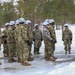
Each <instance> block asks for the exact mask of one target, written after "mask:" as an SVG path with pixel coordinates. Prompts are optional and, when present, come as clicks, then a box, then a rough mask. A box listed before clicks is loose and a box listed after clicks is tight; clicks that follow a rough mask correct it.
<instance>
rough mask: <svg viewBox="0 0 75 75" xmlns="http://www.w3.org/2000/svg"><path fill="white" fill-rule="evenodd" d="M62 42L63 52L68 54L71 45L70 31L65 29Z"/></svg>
mask: <svg viewBox="0 0 75 75" xmlns="http://www.w3.org/2000/svg"><path fill="white" fill-rule="evenodd" d="M62 40H63V41H64V46H65V47H64V49H65V52H66V53H67V51H69V54H70V50H71V43H72V32H71V30H70V29H65V30H64V31H63V33H62Z"/></svg>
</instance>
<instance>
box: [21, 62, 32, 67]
mask: <svg viewBox="0 0 75 75" xmlns="http://www.w3.org/2000/svg"><path fill="white" fill-rule="evenodd" d="M21 64H22V65H24V66H31V64H29V63H28V62H22V63H21Z"/></svg>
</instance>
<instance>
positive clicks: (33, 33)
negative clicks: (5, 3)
mask: <svg viewBox="0 0 75 75" xmlns="http://www.w3.org/2000/svg"><path fill="white" fill-rule="evenodd" d="M42 25H43V31H41V30H40V29H39V24H35V25H34V29H32V26H31V21H30V20H25V19H24V18H20V19H18V20H16V22H15V21H10V22H9V23H6V24H5V29H4V30H3V31H2V33H1V34H0V35H1V36H0V38H1V39H0V40H1V41H0V42H1V43H3V47H4V51H3V53H4V57H8V62H9V63H12V62H19V63H21V64H22V65H24V66H30V65H31V64H30V63H29V62H28V61H33V60H34V58H32V57H31V56H32V53H31V48H32V44H33V42H34V55H37V54H40V52H39V50H40V47H41V43H42V41H43V40H44V44H45V48H44V51H45V52H44V53H45V57H44V58H45V60H46V61H55V60H56V59H57V58H56V57H55V56H54V51H55V44H56V43H57V40H56V33H55V29H54V25H55V21H54V19H50V20H49V19H46V20H45V21H44V22H43V23H42ZM62 40H63V41H64V46H65V47H64V50H65V54H67V51H69V54H71V43H72V32H71V30H70V29H69V28H68V24H65V30H64V31H63V33H62ZM15 56H17V60H15V58H14V57H15Z"/></svg>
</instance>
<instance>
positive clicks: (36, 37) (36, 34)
mask: <svg viewBox="0 0 75 75" xmlns="http://www.w3.org/2000/svg"><path fill="white" fill-rule="evenodd" d="M33 41H34V54H39V48H40V46H41V41H42V32H41V30H40V29H36V28H35V29H34V31H33Z"/></svg>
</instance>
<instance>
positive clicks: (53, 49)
mask: <svg viewBox="0 0 75 75" xmlns="http://www.w3.org/2000/svg"><path fill="white" fill-rule="evenodd" d="M51 44H52V54H53V55H54V51H55V43H53V42H52V43H51Z"/></svg>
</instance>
